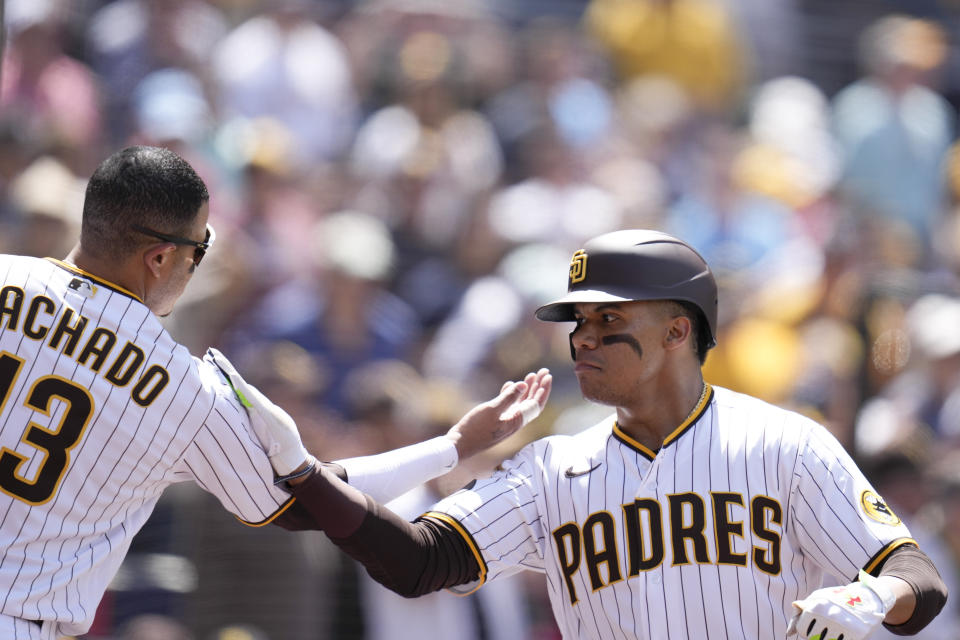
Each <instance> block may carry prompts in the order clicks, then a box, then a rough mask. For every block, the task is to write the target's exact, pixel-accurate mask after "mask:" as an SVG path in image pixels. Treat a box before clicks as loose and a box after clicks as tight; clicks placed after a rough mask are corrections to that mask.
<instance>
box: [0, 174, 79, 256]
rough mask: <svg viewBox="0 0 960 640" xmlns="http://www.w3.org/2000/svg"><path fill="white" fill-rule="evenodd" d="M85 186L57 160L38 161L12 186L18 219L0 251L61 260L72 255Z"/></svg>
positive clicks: (4, 239) (5, 237) (12, 195)
mask: <svg viewBox="0 0 960 640" xmlns="http://www.w3.org/2000/svg"><path fill="white" fill-rule="evenodd" d="M84 186H85V185H84V183H83V181H82V180H80V178H78V177H77V176H75V175H74V174H73V173H72V172H71V171H70V169H68V168H67V167H66V166H65V165H64V164H63V163H62V162H60V161H58V160H56V159H55V158H52V157H49V156H44V157H41V158H38V159H37V160H36V161H34V162H33V163H32V164H31V165H30V166H29V167H27V168H26V169H25V170H24V171H23V172H22V173H21V174H20V175H19V176H17V178H16V179H15V180H14V181H13V182H12V183H11V185H10V201H11V203H12V204H13V206H14V207H15V209H16V211H17V214H18V215H17V219H16V221H15V222H14V223H13V224H12V225H11V226H12V228H11V230H10V232H9V234H4V237H3V238H2V239H0V250H2V251H9V252H14V253H18V254H21V255H28V256H36V257H38V258H45V257H52V258H58V259H59V258H61V257H63V256H65V255H66V254H67V253H69V251H70V249H72V248H73V244H72V243H73V238H76V237H77V236H78V235H79V233H80V218H81V213H82V209H83V189H84Z"/></svg>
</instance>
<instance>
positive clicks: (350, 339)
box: [234, 211, 420, 417]
mask: <svg viewBox="0 0 960 640" xmlns="http://www.w3.org/2000/svg"><path fill="white" fill-rule="evenodd" d="M311 237H312V242H313V247H314V252H313V264H312V265H310V268H308V269H307V270H305V271H303V272H302V273H301V277H300V278H299V279H297V280H293V281H291V282H289V283H287V284H286V285H284V286H282V287H279V288H277V289H275V290H273V291H271V292H270V293H269V294H268V295H267V296H265V297H264V298H262V299H261V300H260V301H259V302H258V304H257V306H256V307H255V308H254V309H253V310H252V312H251V314H249V315H250V316H251V317H250V318H249V319H247V318H244V319H242V321H241V323H240V326H238V327H237V331H238V337H236V338H235V339H236V341H237V344H236V345H235V346H236V349H235V350H234V352H238V351H242V348H243V346H244V345H245V344H246V345H249V344H250V338H251V332H252V335H255V336H260V337H262V338H264V339H267V340H283V341H288V342H291V343H293V344H296V345H298V346H300V347H302V348H303V349H305V350H306V351H307V352H308V353H310V354H311V355H312V356H313V357H314V358H315V360H316V362H317V365H318V367H319V369H320V372H321V373H320V375H321V376H322V380H324V381H325V382H326V383H327V386H326V387H325V388H324V389H323V390H322V392H321V393H319V394H318V395H317V397H316V401H317V402H318V403H321V404H323V405H324V406H325V407H327V408H328V409H330V410H332V411H335V412H339V413H340V414H342V415H344V416H345V417H350V406H349V404H348V399H347V395H346V392H347V382H346V381H347V379H348V378H349V375H350V373H351V372H352V371H354V370H355V369H357V368H359V367H361V366H363V365H365V364H367V363H369V362H373V361H377V360H387V359H396V358H407V357H410V355H411V354H412V349H413V348H414V346H415V345H416V344H417V340H418V338H419V334H420V327H419V324H418V322H417V318H416V315H415V314H414V312H413V310H412V309H411V308H410V307H409V306H407V305H406V304H405V303H404V302H402V301H401V300H400V299H399V298H397V297H396V296H395V295H393V294H392V293H390V292H389V291H388V290H387V289H386V287H385V284H384V283H385V281H386V279H387V277H388V276H389V274H390V269H391V268H392V266H393V261H394V257H395V247H394V244H393V241H392V239H391V238H390V233H389V230H388V229H387V228H386V225H384V224H383V222H381V221H380V220H378V219H377V218H374V217H373V216H370V215H368V214H364V213H359V212H356V211H341V212H338V213H334V214H330V215H328V216H326V217H324V218H323V219H321V220H320V221H319V222H318V223H317V224H316V225H315V226H314V228H313V229H312V230H311ZM240 336H242V337H240Z"/></svg>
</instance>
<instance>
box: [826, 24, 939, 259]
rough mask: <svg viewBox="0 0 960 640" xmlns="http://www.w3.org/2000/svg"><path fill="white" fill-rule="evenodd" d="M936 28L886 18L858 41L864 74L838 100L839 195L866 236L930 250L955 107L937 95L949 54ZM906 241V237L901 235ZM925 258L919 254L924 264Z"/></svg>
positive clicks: (835, 112)
mask: <svg viewBox="0 0 960 640" xmlns="http://www.w3.org/2000/svg"><path fill="white" fill-rule="evenodd" d="M946 38H947V35H946V33H945V31H944V29H943V27H942V26H941V25H939V24H938V23H936V22H933V21H929V20H923V19H919V18H914V17H910V16H906V15H898V14H893V15H888V16H884V17H882V18H880V19H879V20H877V21H875V22H874V23H873V24H871V25H870V26H869V27H868V28H867V29H866V30H865V31H864V32H863V33H862V34H861V36H860V43H859V44H860V61H861V66H862V67H863V71H864V75H863V76H862V77H861V78H859V79H857V80H856V81H855V82H853V83H851V84H850V85H848V86H847V87H845V88H843V89H842V90H841V91H840V92H838V93H837V94H836V96H835V97H834V98H833V104H832V111H833V113H832V122H833V130H834V135H835V136H836V140H837V143H838V144H839V146H840V150H841V152H842V154H843V172H842V175H841V178H840V183H839V194H840V196H841V197H842V201H843V203H845V204H846V205H848V206H849V207H850V208H851V209H852V211H853V213H854V214H855V216H856V219H857V220H858V222H859V223H860V225H859V226H860V233H861V234H868V235H867V240H868V241H869V240H873V242H870V243H868V244H867V246H870V244H880V241H882V240H884V239H885V238H890V239H893V240H894V241H896V242H897V243H898V244H904V245H909V244H910V243H911V242H912V243H919V244H920V245H921V246H923V247H929V246H930V244H931V242H932V238H931V235H930V234H931V232H932V230H933V228H934V225H935V223H936V222H937V220H938V218H939V217H940V216H941V215H942V213H943V212H944V211H945V208H946V204H947V181H946V176H945V172H944V171H943V164H944V162H945V161H946V159H947V153H948V150H949V147H950V144H951V142H952V141H953V139H954V136H955V121H956V118H957V112H956V109H955V108H954V107H953V106H951V105H950V103H949V102H948V101H947V100H946V98H944V96H943V95H941V93H940V92H939V91H938V86H939V84H940V81H939V79H938V77H937V71H938V69H939V68H940V67H941V66H942V65H943V63H944V61H945V59H946V57H947V54H948V52H949V48H948V46H947V42H946ZM902 236H906V237H902ZM925 255H928V254H927V253H926V252H922V251H918V252H916V254H915V258H914V259H915V261H917V262H921V261H922V260H923V258H924V256H925Z"/></svg>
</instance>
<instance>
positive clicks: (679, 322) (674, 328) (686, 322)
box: [663, 316, 693, 349]
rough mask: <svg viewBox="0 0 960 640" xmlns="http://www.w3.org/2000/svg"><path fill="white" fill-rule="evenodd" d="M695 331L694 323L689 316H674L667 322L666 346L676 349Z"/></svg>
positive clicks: (664, 341)
mask: <svg viewBox="0 0 960 640" xmlns="http://www.w3.org/2000/svg"><path fill="white" fill-rule="evenodd" d="M692 331H693V325H692V324H691V323H690V318H688V317H687V316H674V317H673V318H670V320H669V321H668V322H667V330H666V333H665V335H664V340H663V343H664V348H666V349H676V348H677V347H679V346H680V345H682V344H684V343H685V342H687V340H688V339H689V338H690V334H691V332H692Z"/></svg>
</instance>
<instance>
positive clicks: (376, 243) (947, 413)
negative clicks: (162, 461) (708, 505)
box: [0, 0, 960, 640]
mask: <svg viewBox="0 0 960 640" xmlns="http://www.w3.org/2000/svg"><path fill="white" fill-rule="evenodd" d="M0 6H3V4H0ZM3 9H4V16H3V17H4V27H5V37H6V42H5V48H4V52H3V53H4V55H3V66H2V81H0V82H2V85H0V87H2V89H0V251H3V252H6V253H17V254H29V255H37V256H53V257H62V256H64V255H65V254H66V253H67V252H68V251H69V249H70V247H71V246H72V245H73V243H74V241H75V238H76V236H77V232H78V225H79V212H80V205H81V202H82V196H83V188H84V184H85V181H86V179H87V177H88V176H89V175H90V173H91V172H92V170H93V168H94V167H96V165H97V164H98V163H99V162H100V161H101V160H102V159H103V158H105V157H106V156H107V155H109V154H110V153H112V152H113V151H115V150H117V149H119V148H121V147H123V146H126V145H129V144H152V145H160V146H166V147H170V148H172V149H174V150H175V151H177V152H178V153H180V154H181V155H182V156H184V157H185V158H186V159H188V160H189V161H190V162H191V163H192V164H193V166H194V167H195V168H196V169H197V170H198V172H199V173H200V174H201V176H202V177H203V178H204V179H205V181H206V182H207V184H208V186H209V188H210V192H211V218H210V219H211V222H212V223H213V225H214V226H215V227H216V229H217V244H216V246H215V247H214V249H213V250H212V252H211V253H210V254H209V257H208V258H207V260H206V261H205V262H204V263H203V266H202V267H201V268H200V270H199V271H198V272H197V274H196V276H195V277H194V280H193V282H192V283H191V285H190V287H189V288H188V291H187V294H186V295H185V297H184V298H183V299H182V300H181V302H180V303H179V305H178V308H177V310H176V311H175V312H174V314H173V315H172V316H171V317H170V318H169V319H168V320H167V325H168V327H169V329H170V331H171V332H172V333H173V334H174V336H175V337H176V338H177V339H178V340H180V341H181V342H183V343H185V344H186V345H188V346H189V347H190V349H191V350H192V352H193V353H194V354H202V352H203V351H204V349H205V348H206V347H207V346H209V345H214V346H217V347H219V348H220V349H221V350H223V351H224V352H225V353H227V354H228V355H229V356H230V357H231V358H232V359H233V361H234V362H235V363H236V364H237V366H238V368H239V369H240V370H241V371H242V372H243V373H244V374H245V375H246V377H247V378H248V379H249V380H250V381H252V382H254V383H255V384H257V385H259V386H260V387H261V388H262V389H263V390H264V391H265V392H266V393H267V394H268V395H269V396H270V397H271V398H273V399H274V400H275V401H276V402H278V403H279V404H281V405H282V406H284V407H285V408H286V409H287V410H288V411H290V413H292V414H293V415H294V416H295V417H296V418H297V421H298V424H299V426H300V429H301V431H302V432H303V435H304V438H305V440H306V441H307V442H308V445H309V447H310V448H311V450H312V451H313V452H314V453H315V454H316V455H317V456H318V457H321V458H323V459H328V460H329V459H335V458H342V457H347V456H351V455H357V454H363V453H371V452H376V451H381V450H384V449H387V448H392V447H394V446H399V445H402V444H407V443H410V442H413V441H416V440H420V439H422V438H424V437H427V436H430V435H433V434H435V433H440V432H443V431H445V430H446V428H447V427H448V426H449V425H450V424H451V423H452V422H453V421H455V420H456V419H457V418H458V417H459V416H460V415H461V414H462V413H463V411H464V410H465V409H466V408H468V407H469V406H470V405H471V404H472V403H474V402H476V401H479V400H483V399H486V398H489V397H492V396H493V395H495V393H496V391H497V390H498V389H499V387H500V384H501V383H502V381H504V380H506V379H516V378H518V377H520V376H522V375H523V373H524V372H526V371H528V370H535V369H537V368H539V367H541V366H548V367H550V368H551V370H552V371H553V374H554V376H555V379H556V388H555V392H554V394H553V398H552V400H551V404H550V406H549V407H548V409H547V411H546V412H545V413H544V415H543V416H542V417H541V418H540V419H538V420H537V421H536V422H535V423H534V424H533V425H531V426H530V427H528V429H527V431H525V432H524V433H523V434H521V435H520V436H516V437H515V438H513V439H511V440H510V441H508V442H507V443H506V444H505V445H504V446H503V447H501V448H499V449H498V450H497V451H495V452H493V453H492V454H491V455H490V456H489V457H487V458H485V459H484V460H482V461H479V462H476V463H475V464H474V465H473V467H471V468H470V469H466V470H463V471H461V472H458V473H457V474H456V477H446V478H442V479H441V480H440V481H439V482H436V483H434V484H432V485H431V486H430V487H427V488H424V489H423V490H422V491H419V492H417V493H415V494H413V495H409V496H407V497H405V498H404V499H403V501H402V502H401V503H398V504H396V505H394V506H395V508H396V509H397V510H398V511H400V512H401V513H403V514H404V515H407V516H409V517H414V516H416V515H417V514H419V513H420V512H422V511H423V510H424V509H425V508H426V507H427V506H429V505H430V504H431V502H432V501H433V499H435V498H436V497H437V496H440V495H444V494H446V493H449V492H450V491H452V490H453V489H455V488H456V487H458V486H461V485H462V484H463V483H464V482H465V481H466V480H467V479H469V477H471V475H472V474H482V473H486V472H488V471H489V469H490V468H492V466H493V465H494V464H495V463H496V462H497V461H498V460H499V459H501V458H502V457H504V456H506V455H509V454H511V453H512V452H513V451H515V450H516V449H517V448H519V447H520V446H522V444H523V443H524V442H526V441H527V440H530V439H532V438H534V437H538V436H541V435H546V434H549V433H572V432H576V431H579V430H581V429H583V428H585V427H587V426H590V425H592V424H593V423H594V422H595V421H596V420H598V419H599V418H600V417H602V416H603V415H605V413H606V412H607V411H608V409H604V408H601V407H596V406H592V405H588V404H585V403H584V402H583V401H582V399H581V398H580V395H579V391H578V388H577V385H576V380H575V378H574V377H573V376H572V372H571V370H570V363H569V351H568V346H567V337H566V331H567V330H568V328H567V327H563V326H555V325H553V324H545V323H540V322H537V321H536V320H535V319H534V318H533V313H532V312H533V310H534V309H535V308H536V307H537V306H538V305H540V304H542V303H544V302H545V301H547V300H549V299H551V298H552V297H554V296H557V295H559V294H560V293H562V292H563V291H564V287H565V285H566V274H567V268H568V264H569V260H570V256H571V254H572V253H573V251H574V250H576V249H577V248H579V246H580V245H581V244H582V242H583V241H584V240H585V239H587V238H589V237H592V236H594V235H597V234H599V233H603V232H606V231H610V230H614V229H620V228H631V227H648V228H655V229H660V230H664V231H667V232H669V233H673V234H675V235H678V236H680V237H682V238H684V239H685V240H687V241H689V242H690V243H691V244H692V245H694V246H695V247H696V248H697V249H698V250H699V251H701V252H702V253H703V255H704V256H705V257H706V258H707V260H708V261H709V262H710V263H711V265H712V266H713V268H714V270H715V273H716V274H717V277H718V279H719V281H720V283H721V294H720V298H721V299H720V316H721V318H720V323H721V327H720V330H719V338H718V342H719V346H718V347H717V348H716V349H715V350H714V351H713V352H711V355H710V356H709V358H708V360H707V363H706V367H705V374H706V378H707V380H708V381H710V382H713V383H715V384H719V385H723V386H727V387H730V388H733V389H736V390H740V391H744V392H747V393H751V394H754V395H757V396H759V397H761V398H764V399H766V400H769V401H770V402H773V403H776V404H779V405H782V406H786V407H791V408H794V409H797V410H799V411H802V412H804V413H806V414H808V415H811V416H814V417H815V418H817V419H818V420H820V421H821V422H823V423H824V424H825V425H826V426H827V427H828V428H830V430H831V431H832V432H833V433H834V434H836V436H837V437H838V438H839V439H840V440H841V442H843V443H844V445H845V446H846V447H847V448H848V449H849V450H850V451H851V453H853V454H854V455H855V456H856V458H857V459H858V461H860V462H861V465H862V466H863V468H864V469H865V470H867V471H868V473H869V475H870V477H871V479H873V481H874V482H875V484H876V486H877V488H878V490H879V491H880V492H881V493H882V494H884V496H885V497H886V499H887V500H888V502H889V503H890V504H891V506H893V508H894V510H895V511H897V513H898V514H899V515H900V516H901V517H902V518H903V519H904V520H906V521H907V523H908V524H909V525H910V527H911V530H912V531H913V532H914V534H915V537H916V538H917V539H918V540H920V541H921V545H922V546H923V547H924V548H925V549H926V551H927V552H928V554H929V555H931V556H932V557H933V558H934V559H935V561H936V562H937V566H938V568H939V569H940V571H941V572H942V573H943V576H944V578H945V579H946V581H947V583H948V585H950V586H951V587H952V586H955V584H956V567H957V561H958V559H960V475H958V473H960V464H958V458H957V454H958V451H960V297H958V294H960V288H958V276H960V209H958V203H960V153H958V147H957V146H956V145H955V140H956V136H957V133H956V116H957V106H958V103H960V49H958V47H957V45H956V41H957V37H958V36H960V2H958V1H957V0H912V1H908V0H900V1H893V0H891V1H888V2H882V1H879V0H847V1H837V0H589V1H586V0H381V1H369V2H361V1H355V2H351V1H348V0H274V1H269V2H268V1H264V0H116V1H113V2H108V1H102V0H60V1H58V0H6V2H5V6H3ZM955 593H956V591H955ZM958 601H960V598H952V599H951V601H950V602H948V605H947V607H948V608H947V610H945V612H944V613H943V614H942V615H941V616H940V618H939V619H938V622H937V623H935V625H933V626H932V627H931V628H930V629H929V630H928V631H925V632H924V634H922V635H921V636H918V637H919V638H921V639H923V638H926V639H927V640H930V639H933V638H937V639H943V640H948V639H949V640H956V639H957V638H958V637H960V631H958V629H960V619H958V617H957V602H958ZM86 637H87V638H91V639H102V640H106V639H111V640H263V639H271V640H286V639H298V640H299V639H317V640H319V639H326V638H335V639H346V640H388V639H389V640H397V639H400V640H402V639H404V638H408V637H409V638H418V639H419V640H429V639H432V638H437V639H440V638H458V639H467V640H474V639H477V640H481V639H482V640H506V639H516V640H521V639H523V640H529V639H534V640H547V639H554V638H558V637H559V635H558V633H557V631H556V627H555V625H554V623H553V621H552V615H551V612H550V610H549V606H548V605H547V603H546V599H545V586H544V578H543V577H542V576H540V575H528V576H520V577H518V578H516V579H512V580H509V581H505V582H504V583H503V584H496V583H494V584H491V585H488V586H486V587H484V588H483V589H481V590H480V592H479V593H478V595H475V596H471V597H469V598H465V599H458V598H455V597H453V596H450V595H448V594H438V595H437V596H431V597H430V598H426V599H423V600H418V601H404V600H402V599H400V598H396V597H393V596H392V594H388V593H386V592H385V591H383V590H382V589H380V588H379V587H378V586H376V585H374V584H373V583H372V582H371V581H370V580H369V579H367V578H366V576H365V575H364V574H363V572H362V571H360V570H358V569H357V567H356V566H355V565H354V564H353V563H352V562H350V561H348V560H346V559H345V557H344V556H342V555H340V554H339V552H338V551H336V550H335V549H334V548H333V547H332V546H331V545H330V544H329V543H327V542H326V540H325V538H324V537H323V536H322V535H321V534H315V533H303V534H290V533H287V532H285V531H281V530H280V529H277V528H271V527H266V528H263V529H248V528H245V527H243V526H242V525H240V524H239V523H237V522H236V521H234V520H233V519H232V518H231V517H230V516H228V515H227V514H226V512H225V511H223V510H222V509H221V508H220V507H219V505H218V504H217V503H216V501H215V500H214V499H213V498H211V497H209V496H207V495H206V494H204V493H202V492H201V491H200V490H199V489H197V488H196V487H193V486H192V485H191V486H186V485H184V486H177V487H173V489H172V490H170V491H168V493H167V495H166V496H165V497H164V499H163V500H162V501H161V503H160V505H159V507H158V509H157V511H156V513H155V515H154V517H153V518H152V519H151V520H150V521H149V522H148V524H147V525H146V527H145V528H144V530H143V531H142V532H141V534H140V535H139V536H138V538H137V540H136V541H135V542H134V545H133V548H132V549H131V553H130V556H129V558H128V560H127V561H126V562H125V564H124V566H123V568H122V570H121V572H120V574H119V575H118V576H117V579H116V580H115V581H114V583H113V585H112V587H111V590H110V591H109V592H108V594H107V597H106V599H105V600H104V602H103V605H102V606H101V608H100V611H99V613H98V617H97V622H96V624H95V626H94V629H93V630H92V631H91V633H90V634H89V635H88V636H86ZM877 637H880V636H877Z"/></svg>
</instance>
